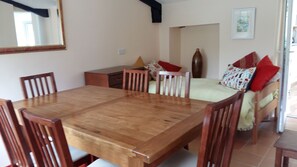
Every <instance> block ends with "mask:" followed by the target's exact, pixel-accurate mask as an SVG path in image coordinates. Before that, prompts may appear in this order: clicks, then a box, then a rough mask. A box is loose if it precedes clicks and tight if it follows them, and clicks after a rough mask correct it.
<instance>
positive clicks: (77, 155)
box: [68, 145, 88, 162]
mask: <svg viewBox="0 0 297 167" xmlns="http://www.w3.org/2000/svg"><path fill="white" fill-rule="evenodd" d="M68 147H69V151H70V155H71V159H72V161H73V162H75V161H77V160H79V159H81V158H83V157H85V156H87V155H88V153H87V152H84V151H82V150H79V149H77V148H74V147H72V146H69V145H68Z"/></svg>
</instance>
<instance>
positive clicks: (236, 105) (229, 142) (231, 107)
mask: <svg viewBox="0 0 297 167" xmlns="http://www.w3.org/2000/svg"><path fill="white" fill-rule="evenodd" d="M242 100H243V92H237V93H236V94H235V95H233V96H231V97H229V98H227V99H225V100H222V101H220V102H217V103H213V104H209V105H208V106H207V107H206V109H205V118H204V121H203V128H202V138H201V146H200V151H199V158H198V166H199V167H207V166H212V167H213V166H214V167H228V166H229V165H230V160H231V155H232V150H233V144H234V136H235V133H236V129H237V125H238V120H239V115H240V109H241V105H242Z"/></svg>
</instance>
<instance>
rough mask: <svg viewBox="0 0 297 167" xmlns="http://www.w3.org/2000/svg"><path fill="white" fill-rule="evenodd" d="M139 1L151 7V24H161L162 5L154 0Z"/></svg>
mask: <svg viewBox="0 0 297 167" xmlns="http://www.w3.org/2000/svg"><path fill="white" fill-rule="evenodd" d="M140 1H141V2H143V3H145V4H147V5H148V6H150V7H151V13H152V22H153V23H161V22H162V5H161V4H160V3H159V2H157V1H155V0H140Z"/></svg>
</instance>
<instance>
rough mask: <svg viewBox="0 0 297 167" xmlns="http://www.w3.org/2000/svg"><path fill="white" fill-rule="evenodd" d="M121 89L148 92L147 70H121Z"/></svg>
mask: <svg viewBox="0 0 297 167" xmlns="http://www.w3.org/2000/svg"><path fill="white" fill-rule="evenodd" d="M123 73H124V76H123V89H126V90H132V91H141V92H148V77H149V75H148V70H128V69H124V70H123Z"/></svg>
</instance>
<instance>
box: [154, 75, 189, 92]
mask: <svg viewBox="0 0 297 167" xmlns="http://www.w3.org/2000/svg"><path fill="white" fill-rule="evenodd" d="M190 75H191V73H190V72H168V71H159V72H158V74H157V80H156V85H157V86H156V94H163V95H168V96H177V97H181V96H182V89H183V83H184V84H185V90H184V91H185V92H184V97H185V98H189V97H190V79H191V78H190ZM161 81H163V83H162V82H161ZM161 90H162V91H161Z"/></svg>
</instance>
